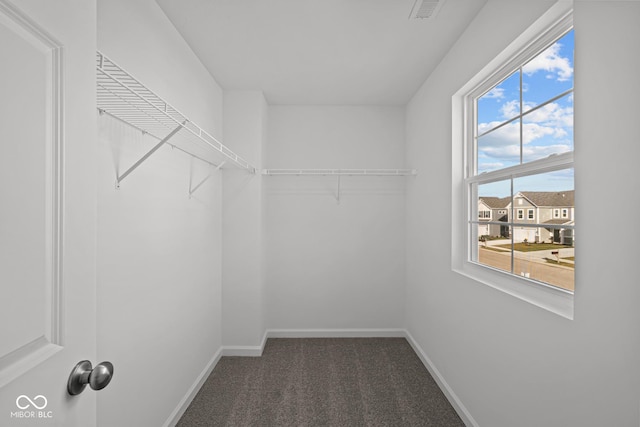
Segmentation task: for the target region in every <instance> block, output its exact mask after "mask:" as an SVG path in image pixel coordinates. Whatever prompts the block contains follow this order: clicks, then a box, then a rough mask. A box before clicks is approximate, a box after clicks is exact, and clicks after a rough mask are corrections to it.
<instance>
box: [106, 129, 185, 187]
mask: <svg viewBox="0 0 640 427" xmlns="http://www.w3.org/2000/svg"><path fill="white" fill-rule="evenodd" d="M186 123H187V122H186V121H184V122H182V124H181V125H178V127H176V128H175V129H174V130H172V131H171V133H170V134H169V135H167V136H165V137H164V138H162V140H161V141H160V142H158V143H157V144H156V145H155V146H154V147H153V148H152V149H151V150H149V152H148V153H147V154H145V155H144V156H142V157H141V158H140V160H138V161H137V162H135V163H134V164H133V166H131V167H130V168H129V169H127V170H126V171H125V172H124V173H123V174H122V175H120V176H117V177H116V188H120V183H121V182H122V181H123V180H124V179H125V178H126V177H127V176H129V174H130V173H131V172H133V171H134V170H136V169H137V168H138V166H140V165H141V164H142V163H143V162H144V161H145V160H147V159H148V158H149V157H150V156H151V155H152V154H153V153H155V152H156V151H158V149H159V148H160V147H162V146H163V145H164V144H165V143H166V142H167V141H169V140H170V139H171V138H172V137H173V136H174V135H175V134H176V133H178V131H179V130H180V129H182V127H183V126H184V125H185V124H186Z"/></svg>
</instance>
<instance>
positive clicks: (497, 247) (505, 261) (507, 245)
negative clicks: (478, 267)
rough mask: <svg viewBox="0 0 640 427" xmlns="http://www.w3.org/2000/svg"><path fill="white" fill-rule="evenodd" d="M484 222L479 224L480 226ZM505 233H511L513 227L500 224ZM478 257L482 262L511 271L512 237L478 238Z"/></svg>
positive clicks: (478, 260)
mask: <svg viewBox="0 0 640 427" xmlns="http://www.w3.org/2000/svg"><path fill="white" fill-rule="evenodd" d="M481 226H482V224H478V227H479V228H480V227H481ZM500 228H501V229H503V230H504V234H505V235H507V236H508V235H509V234H511V227H509V226H508V225H505V226H504V227H502V226H500ZM477 244H478V259H477V260H475V261H477V262H478V263H480V264H483V265H486V266H489V267H493V268H497V269H498V270H502V271H506V272H508V273H511V239H509V238H507V237H495V236H494V237H491V238H486V237H485V238H480V239H478V243H477Z"/></svg>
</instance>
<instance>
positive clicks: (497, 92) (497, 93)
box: [482, 86, 504, 99]
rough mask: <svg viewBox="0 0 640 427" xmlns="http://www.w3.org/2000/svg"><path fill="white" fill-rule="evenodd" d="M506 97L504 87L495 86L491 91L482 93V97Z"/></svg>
mask: <svg viewBox="0 0 640 427" xmlns="http://www.w3.org/2000/svg"><path fill="white" fill-rule="evenodd" d="M502 98H504V88H501V87H499V86H496V87H494V88H493V89H491V90H490V91H489V92H487V93H485V94H484V95H482V99H502Z"/></svg>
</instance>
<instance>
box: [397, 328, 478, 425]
mask: <svg viewBox="0 0 640 427" xmlns="http://www.w3.org/2000/svg"><path fill="white" fill-rule="evenodd" d="M404 332H405V338H406V339H407V341H408V342H409V345H411V347H412V348H413V351H415V352H416V354H417V355H418V357H419V358H420V360H421V361H422V364H423V365H424V366H425V367H426V368H427V370H428V371H429V373H430V374H431V376H432V377H433V379H434V380H435V381H436V383H438V386H439V387H440V390H442V392H443V393H444V395H445V396H446V397H447V400H449V403H451V406H453V409H455V410H456V412H457V413H458V416H459V417H460V418H462V421H463V422H464V424H465V425H466V426H471V427H479V424H478V423H477V422H476V420H474V419H473V417H472V416H471V414H470V413H469V411H468V410H467V408H466V407H465V406H464V405H463V404H462V402H461V401H460V399H459V398H458V396H457V395H456V394H455V393H454V392H453V390H452V389H451V387H449V384H447V382H446V381H445V380H444V378H443V377H442V375H441V374H440V371H438V369H437V368H436V367H435V366H434V365H433V363H432V362H431V359H429V357H428V356H427V355H426V353H425V352H424V350H422V347H420V345H419V344H418V343H417V342H416V340H415V339H414V338H413V336H412V335H411V334H410V333H409V331H404Z"/></svg>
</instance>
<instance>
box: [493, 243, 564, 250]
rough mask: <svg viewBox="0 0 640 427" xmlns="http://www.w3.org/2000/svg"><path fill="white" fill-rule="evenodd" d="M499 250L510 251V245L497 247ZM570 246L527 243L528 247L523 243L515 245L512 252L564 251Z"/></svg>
mask: <svg viewBox="0 0 640 427" xmlns="http://www.w3.org/2000/svg"><path fill="white" fill-rule="evenodd" d="M497 246H499V247H501V248H505V249H511V245H509V244H507V245H497ZM571 247H572V246H566V245H555V244H553V243H529V244H528V245H526V244H524V243H515V244H514V245H513V250H515V251H519V252H533V251H546V250H549V249H552V250H558V249H566V248H571Z"/></svg>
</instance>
